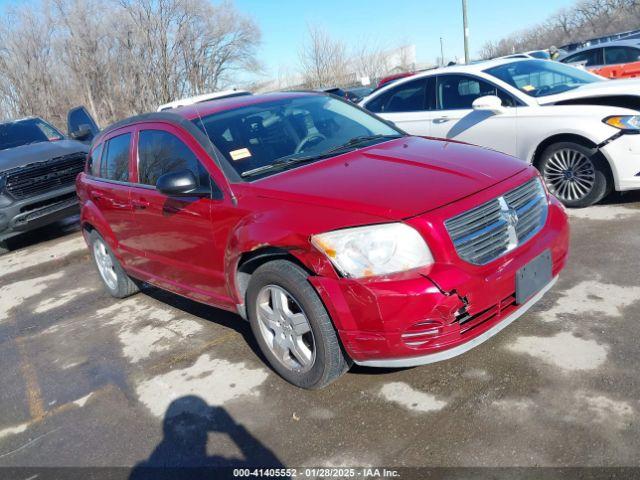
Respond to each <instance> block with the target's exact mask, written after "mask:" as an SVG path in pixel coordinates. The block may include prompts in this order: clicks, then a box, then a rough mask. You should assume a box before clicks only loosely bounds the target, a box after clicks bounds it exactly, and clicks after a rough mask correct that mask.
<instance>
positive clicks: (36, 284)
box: [0, 272, 64, 323]
mask: <svg viewBox="0 0 640 480" xmlns="http://www.w3.org/2000/svg"><path fill="white" fill-rule="evenodd" d="M63 275H64V273H63V272H56V273H52V274H51V275H46V276H44V277H38V278H32V279H29V280H21V281H19V282H13V283H10V284H8V285H5V286H3V287H2V288H1V289H0V323H2V322H3V321H4V320H7V319H8V318H9V312H11V310H13V309H14V308H15V307H18V306H20V305H22V304H23V303H24V301H25V300H27V299H29V298H31V297H35V296H36V295H39V294H41V293H42V292H44V291H45V290H46V289H47V287H49V284H50V282H52V281H54V280H58V279H60V278H62V276H63Z"/></svg>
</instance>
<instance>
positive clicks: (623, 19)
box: [480, 0, 640, 58]
mask: <svg viewBox="0 0 640 480" xmlns="http://www.w3.org/2000/svg"><path fill="white" fill-rule="evenodd" d="M639 23H640V1H638V0H580V1H577V2H576V3H575V4H574V5H573V7H570V8H565V9H561V10H559V11H558V12H556V13H555V14H554V15H552V16H551V17H549V18H548V19H547V20H546V21H544V22H543V23H541V24H540V25H536V26H535V27H532V28H529V29H526V30H523V31H521V32H516V33H514V34H511V35H509V36H507V37H505V38H503V39H501V40H498V41H494V42H488V43H486V44H485V45H483V46H482V48H481V50H480V56H481V57H482V58H493V57H497V56H501V55H508V54H511V53H514V52H520V51H527V50H534V49H539V48H548V47H549V46H551V45H556V46H560V45H563V44H567V43H572V42H579V41H583V40H586V39H588V38H592V37H597V36H604V35H609V34H612V33H616V32H620V31H624V30H631V29H636V28H638V27H639Z"/></svg>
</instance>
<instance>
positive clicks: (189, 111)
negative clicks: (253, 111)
mask: <svg viewBox="0 0 640 480" xmlns="http://www.w3.org/2000/svg"><path fill="white" fill-rule="evenodd" d="M311 95H325V94H324V93H322V92H312V91H297V92H273V93H263V94H259V95H244V96H239V97H227V98H221V99H219V100H211V101H208V102H201V103H197V104H193V105H186V106H184V107H179V108H175V109H172V110H171V112H172V113H176V114H178V115H180V116H181V117H183V118H186V119H187V120H193V119H194V118H198V117H199V116H203V117H204V116H207V115H211V114H213V113H219V112H225V111H229V110H235V109H236V108H241V107H247V106H250V105H258V104H260V103H265V102H272V101H277V100H285V99H287V98H298V97H306V96H311Z"/></svg>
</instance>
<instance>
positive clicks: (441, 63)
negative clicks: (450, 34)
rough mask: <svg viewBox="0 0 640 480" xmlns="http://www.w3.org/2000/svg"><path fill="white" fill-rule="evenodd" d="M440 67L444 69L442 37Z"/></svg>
mask: <svg viewBox="0 0 640 480" xmlns="http://www.w3.org/2000/svg"><path fill="white" fill-rule="evenodd" d="M440 65H441V66H443V67H444V47H443V46H442V37H440Z"/></svg>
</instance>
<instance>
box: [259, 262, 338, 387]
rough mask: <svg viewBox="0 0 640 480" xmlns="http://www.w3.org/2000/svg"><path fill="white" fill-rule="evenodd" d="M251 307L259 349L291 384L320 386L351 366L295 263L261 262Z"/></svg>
mask: <svg viewBox="0 0 640 480" xmlns="http://www.w3.org/2000/svg"><path fill="white" fill-rule="evenodd" d="M247 312H248V316H249V321H250V322H251V329H252V331H253V334H254V335H255V337H256V340H257V342H258V345H259V346H260V350H261V351H262V353H263V354H264V356H265V357H266V358H267V360H268V361H269V364H270V365H271V367H272V368H273V369H274V370H275V371H276V372H278V373H279V374H280V376H282V377H283V378H284V379H285V380H287V381H288V382H290V383H292V384H293V385H296V386H298V387H301V388H308V389H315V388H322V387H324V386H326V385H328V384H329V383H331V382H333V381H334V380H336V379H337V378H338V377H340V376H341V375H342V374H344V373H345V372H346V371H347V370H348V369H349V361H348V359H347V358H346V357H345V355H344V354H343V352H342V348H341V346H340V342H339V341H338V336H337V333H336V331H335V329H334V327H333V323H332V322H331V319H330V318H329V314H328V313H327V311H326V309H325V308H324V305H323V304H322V302H321V301H320V298H319V297H318V294H317V293H316V292H315V290H314V289H313V287H311V285H310V284H309V282H308V281H307V274H306V272H305V271H304V270H303V269H301V268H300V267H298V266H297V265H295V264H293V263H291V262H288V261H286V260H275V261H272V262H269V263H266V264H264V265H262V266H261V267H259V268H258V269H257V270H256V271H255V272H254V273H253V275H252V276H251V281H250V282H249V288H248V289H247Z"/></svg>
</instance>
